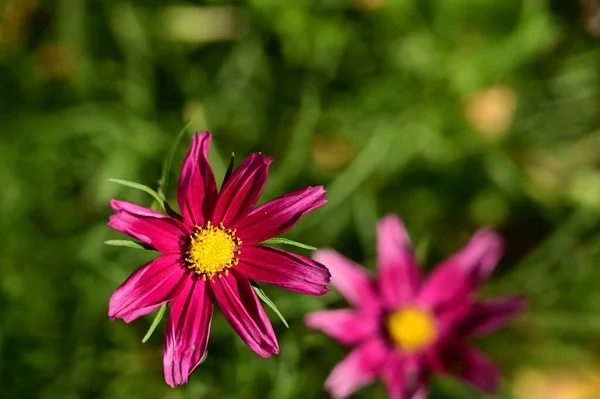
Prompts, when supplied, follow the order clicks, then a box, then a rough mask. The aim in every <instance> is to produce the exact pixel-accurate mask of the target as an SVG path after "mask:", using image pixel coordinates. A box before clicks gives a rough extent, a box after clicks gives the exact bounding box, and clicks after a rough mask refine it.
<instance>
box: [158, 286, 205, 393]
mask: <svg viewBox="0 0 600 399" xmlns="http://www.w3.org/2000/svg"><path fill="white" fill-rule="evenodd" d="M194 277H196V276H194ZM207 289H208V286H207V284H206V282H205V281H204V280H202V279H201V278H197V277H196V278H187V279H186V284H185V287H182V289H181V291H180V294H179V295H178V296H176V297H175V298H174V299H173V300H172V301H171V306H170V313H169V317H168V319H167V326H166V330H165V350H164V358H163V362H164V371H165V380H166V381H167V384H169V385H170V386H171V387H172V388H175V386H177V385H182V384H185V383H186V382H187V380H188V376H189V375H190V373H191V372H192V371H193V370H194V369H195V368H196V367H197V366H198V364H200V360H202V357H203V356H204V354H205V353H206V347H207V346H208V337H209V331H210V324H211V320H212V314H213V308H214V305H213V301H212V298H211V296H210V295H209V293H208V292H207Z"/></svg>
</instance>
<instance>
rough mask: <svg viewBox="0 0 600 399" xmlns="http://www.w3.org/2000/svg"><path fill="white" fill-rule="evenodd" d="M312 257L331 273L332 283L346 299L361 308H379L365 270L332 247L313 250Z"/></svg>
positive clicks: (369, 278) (372, 309) (373, 309)
mask: <svg viewBox="0 0 600 399" xmlns="http://www.w3.org/2000/svg"><path fill="white" fill-rule="evenodd" d="M313 258H314V259H315V260H316V261H317V262H319V263H322V264H323V265H325V267H327V268H328V269H329V272H330V273H331V285H333V286H334V287H335V288H336V289H337V290H338V291H339V292H340V294H342V295H343V296H344V298H346V300H347V301H348V302H349V303H351V304H352V305H355V306H357V307H359V308H362V309H368V310H370V311H375V310H377V309H379V308H380V305H379V303H378V301H377V296H376V294H375V291H374V289H373V284H372V281H371V277H370V276H369V274H368V273H367V270H366V269H364V268H363V267H362V266H360V265H357V264H356V263H354V262H352V261H351V260H350V259H348V258H346V257H345V256H342V255H340V254H339V253H337V252H336V251H334V250H332V249H320V250H318V251H315V253H314V255H313Z"/></svg>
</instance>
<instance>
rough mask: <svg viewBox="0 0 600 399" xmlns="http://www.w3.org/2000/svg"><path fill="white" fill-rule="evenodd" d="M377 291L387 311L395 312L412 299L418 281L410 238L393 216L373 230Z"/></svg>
mask: <svg viewBox="0 0 600 399" xmlns="http://www.w3.org/2000/svg"><path fill="white" fill-rule="evenodd" d="M377 256H378V263H379V277H378V283H379V291H380V293H381V297H382V300H383V301H384V303H385V304H386V305H387V306H388V307H389V308H396V307H398V306H401V305H402V304H404V303H406V302H407V301H410V300H412V299H413V297H414V296H415V294H416V292H417V289H418V286H419V280H420V273H419V268H418V266H417V262H416V260H415V257H414V254H413V251H412V248H411V243H410V238H409V237H408V234H407V233H406V230H405V229H404V225H403V224H402V221H401V220H400V219H399V218H398V217H397V216H396V215H388V216H386V217H384V218H383V219H382V220H381V221H380V222H379V225H378V226H377Z"/></svg>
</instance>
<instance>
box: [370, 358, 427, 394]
mask: <svg viewBox="0 0 600 399" xmlns="http://www.w3.org/2000/svg"><path fill="white" fill-rule="evenodd" d="M381 377H382V380H383V382H384V384H385V386H386V388H387V391H388V397H389V398H390V399H421V398H422V399H426V398H427V384H426V383H427V374H426V370H424V369H423V367H422V365H421V362H420V361H419V360H418V358H416V357H410V356H406V355H403V354H401V353H399V352H397V351H392V352H391V353H390V354H389V355H388V357H387V359H386V361H385V364H384V365H383V369H382V372H381Z"/></svg>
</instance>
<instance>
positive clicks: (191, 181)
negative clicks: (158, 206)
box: [177, 132, 217, 225]
mask: <svg viewBox="0 0 600 399" xmlns="http://www.w3.org/2000/svg"><path fill="white" fill-rule="evenodd" d="M209 145H210V133H209V132H200V133H198V134H195V135H194V137H193V139H192V145H191V147H190V149H189V151H188V153H187V155H186V157H185V161H184V162H183V166H182V167H181V174H180V175H179V184H178V186H177V202H178V203H179V208H180V209H181V213H182V215H183V220H184V221H185V223H186V224H187V225H203V224H204V222H205V217H206V216H208V215H210V214H211V213H212V210H213V208H214V202H215V200H216V197H217V184H216V182H215V176H214V175H213V171H212V168H211V167H210V164H209V163H208V147H209Z"/></svg>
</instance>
